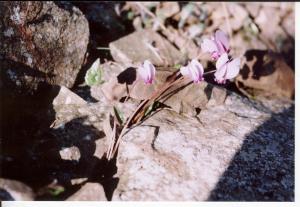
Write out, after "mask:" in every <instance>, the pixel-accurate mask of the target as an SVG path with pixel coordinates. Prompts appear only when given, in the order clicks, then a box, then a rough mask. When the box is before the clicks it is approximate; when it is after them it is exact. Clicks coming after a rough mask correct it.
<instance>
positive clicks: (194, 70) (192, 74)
mask: <svg viewBox="0 0 300 207" xmlns="http://www.w3.org/2000/svg"><path fill="white" fill-rule="evenodd" d="M180 73H181V74H182V75H183V76H188V77H189V78H191V79H192V80H193V81H194V83H199V82H200V81H203V80H204V78H203V73H204V69H203V66H202V64H201V63H199V62H198V60H196V59H193V60H192V61H191V62H190V63H189V64H188V65H187V66H185V67H181V68H180Z"/></svg>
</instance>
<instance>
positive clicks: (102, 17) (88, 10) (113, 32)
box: [72, 2, 128, 55]
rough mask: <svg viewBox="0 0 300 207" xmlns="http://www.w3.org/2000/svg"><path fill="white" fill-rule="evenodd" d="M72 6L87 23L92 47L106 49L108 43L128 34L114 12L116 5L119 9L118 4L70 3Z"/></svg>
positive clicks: (115, 11) (118, 16) (118, 15)
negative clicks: (80, 12)
mask: <svg viewBox="0 0 300 207" xmlns="http://www.w3.org/2000/svg"><path fill="white" fill-rule="evenodd" d="M72 4H74V5H75V6H77V7H78V8H79V9H80V10H81V11H82V13H84V15H85V16H86V18H87V20H88V22H89V26H90V37H91V38H90V44H91V46H92V47H97V46H99V45H101V46H105V47H106V46H107V44H108V42H111V41H114V40H116V39H118V38H120V37H122V36H125V35H127V34H128V31H127V29H128V28H127V27H125V24H124V23H123V22H122V18H120V14H118V12H117V10H116V7H117V6H118V5H119V7H120V2H72ZM119 12H120V11H119ZM91 55H93V54H91Z"/></svg>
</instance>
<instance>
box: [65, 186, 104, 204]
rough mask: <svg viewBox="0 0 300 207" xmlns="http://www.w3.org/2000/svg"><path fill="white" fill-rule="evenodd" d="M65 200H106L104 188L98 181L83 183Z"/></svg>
mask: <svg viewBox="0 0 300 207" xmlns="http://www.w3.org/2000/svg"><path fill="white" fill-rule="evenodd" d="M67 201H107V199H106V196H105V192H104V189H103V187H102V185H101V184H99V183H85V184H84V185H83V186H82V187H81V188H80V190H78V191H77V192H76V193H74V194H73V195H71V196H70V197H69V198H67Z"/></svg>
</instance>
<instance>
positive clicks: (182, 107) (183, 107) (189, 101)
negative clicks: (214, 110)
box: [160, 80, 226, 116]
mask: <svg viewBox="0 0 300 207" xmlns="http://www.w3.org/2000/svg"><path fill="white" fill-rule="evenodd" d="M189 82H191V81H190V80H187V81H185V82H184V83H182V84H180V85H178V86H176V87H175V86H174V87H172V88H170V90H169V91H168V92H166V94H170V95H166V97H164V98H162V99H161V100H160V101H161V102H163V103H164V104H165V105H167V106H170V107H171V108H172V109H173V110H175V111H176V112H177V113H180V114H181V113H183V114H186V115H190V116H196V115H197V113H199V112H198V110H202V109H204V108H207V107H212V106H217V105H222V104H223V102H224V101H225V99H226V90H225V89H223V88H219V87H216V86H213V85H212V84H210V83H207V82H206V81H202V82H201V83H200V84H193V83H190V84H187V83H189ZM178 89H180V90H178ZM174 92H175V93H174Z"/></svg>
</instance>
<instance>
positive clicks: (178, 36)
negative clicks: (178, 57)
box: [162, 26, 200, 59]
mask: <svg viewBox="0 0 300 207" xmlns="http://www.w3.org/2000/svg"><path fill="white" fill-rule="evenodd" d="M162 33H163V34H164V35H166V36H167V37H168V39H169V40H170V41H171V42H173V43H174V44H175V45H176V46H177V47H178V48H179V49H180V51H181V53H182V54H184V55H185V56H186V57H187V58H189V59H193V58H196V57H197V56H198V55H199V53H200V47H199V46H197V45H196V44H195V42H194V41H193V40H192V39H191V38H188V37H186V36H185V35H184V34H183V33H182V32H181V31H180V30H176V29H175V28H173V27H171V26H169V27H168V28H167V30H163V31H162Z"/></svg>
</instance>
